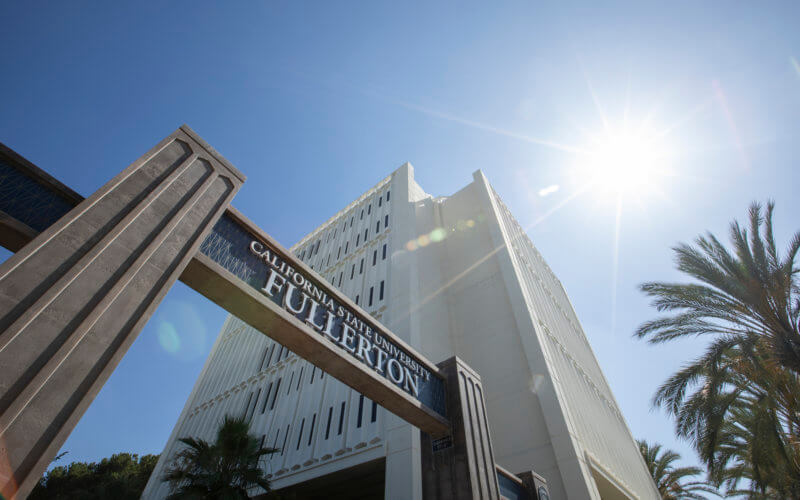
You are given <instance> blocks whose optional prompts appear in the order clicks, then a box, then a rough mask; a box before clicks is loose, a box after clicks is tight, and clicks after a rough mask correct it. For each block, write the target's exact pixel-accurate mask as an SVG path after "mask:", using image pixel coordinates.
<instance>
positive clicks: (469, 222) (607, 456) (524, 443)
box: [144, 164, 660, 499]
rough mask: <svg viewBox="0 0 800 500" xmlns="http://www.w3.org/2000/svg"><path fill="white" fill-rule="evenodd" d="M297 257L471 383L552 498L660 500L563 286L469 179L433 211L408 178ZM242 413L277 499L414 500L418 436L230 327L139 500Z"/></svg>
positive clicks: (516, 460)
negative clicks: (452, 361) (477, 381)
mask: <svg viewBox="0 0 800 500" xmlns="http://www.w3.org/2000/svg"><path fill="white" fill-rule="evenodd" d="M292 251H293V252H294V253H295V255H297V256H298V257H299V258H300V259H302V260H303V261H305V262H306V263H308V264H309V265H310V266H311V267H312V268H313V269H315V270H316V271H317V272H318V273H320V274H321V275H322V276H323V277H324V278H326V279H327V280H328V281H329V282H330V283H331V284H333V285H334V286H336V287H338V288H339V289H340V290H342V292H344V293H345V294H347V295H348V296H349V297H350V298H351V299H352V300H353V301H354V302H355V303H356V304H358V305H359V306H360V307H361V308H363V309H364V310H365V311H367V312H369V313H370V314H371V315H372V316H373V317H374V318H376V319H377V320H378V321H380V322H382V323H383V324H385V325H386V326H387V327H388V328H389V329H390V330H392V331H393V332H394V333H395V334H397V335H398V336H400V337H401V338H402V339H403V340H405V341H406V342H408V343H409V344H410V345H411V346H413V347H414V348H416V349H417V350H418V351H420V352H421V353H422V354H424V355H425V356H426V357H427V358H428V359H430V360H431V361H433V362H438V361H441V360H444V359H447V358H449V357H451V356H453V355H456V356H458V357H460V358H462V359H464V361H465V362H466V363H467V364H469V365H470V366H471V367H472V368H474V369H475V370H476V371H477V372H478V373H479V374H480V376H481V379H482V381H483V386H484V389H485V392H486V394H485V398H486V407H487V416H488V420H489V426H490V429H491V434H492V441H493V447H494V453H495V461H496V462H497V464H498V465H500V466H502V467H504V468H505V469H507V470H509V471H512V472H515V473H516V472H523V471H530V470H534V471H536V472H537V473H538V474H540V475H542V476H544V477H545V479H546V480H547V481H548V486H549V488H550V493H551V496H552V497H553V498H569V499H600V498H602V499H607V498H608V499H616V498H620V499H623V498H653V499H655V498H660V496H659V494H658V491H657V489H656V488H655V485H654V483H653V481H652V479H650V475H649V473H648V471H647V469H646V467H645V464H644V462H643V460H642V458H641V456H640V454H639V450H638V447H637V445H636V443H635V441H634V439H633V437H632V436H631V433H630V431H629V429H628V427H627V425H626V423H625V420H624V418H623V416H622V414H621V412H620V410H619V408H618V406H617V403H616V401H615V400H614V396H613V394H612V393H611V389H610V388H609V386H608V383H607V382H606V380H605V377H604V376H603V374H602V371H601V370H600V367H599V365H598V363H597V360H596V359H595V357H594V354H593V353H592V350H591V347H590V346H589V343H588V341H587V338H586V335H585V334H584V332H583V330H582V328H581V326H580V323H579V321H578V319H577V317H576V315H575V311H574V309H573V308H572V305H571V303H570V301H569V298H568V297H567V295H566V292H565V291H564V288H563V286H562V285H561V283H560V282H559V281H558V279H557V278H556V277H555V275H554V274H553V272H552V271H551V270H550V268H549V267H548V266H547V264H546V263H545V261H544V259H543V258H542V256H541V255H540V254H539V252H538V251H537V250H536V248H535V247H534V246H533V243H532V242H531V241H530V239H529V238H528V236H527V235H526V234H525V232H524V231H523V230H522V228H521V227H520V226H519V224H518V223H517V222H516V220H515V219H514V218H513V216H512V215H511V213H510V212H509V210H508V208H507V207H506V206H505V204H504V203H503V202H502V200H501V199H500V197H499V196H498V195H497V193H496V192H495V191H494V189H493V188H492V187H491V185H490V184H489V183H488V181H487V180H486V177H485V176H484V175H483V173H481V172H480V171H478V172H476V173H475V174H473V181H472V182H471V183H470V184H468V185H467V186H466V187H464V188H463V189H461V190H460V191H458V192H457V193H455V194H453V195H452V196H450V197H440V198H434V197H432V196H430V195H428V194H427V193H425V191H424V190H423V189H422V188H421V187H420V186H419V185H418V184H417V183H416V182H415V181H414V171H413V168H412V167H411V165H409V164H405V165H403V166H402V167H400V168H399V169H397V170H396V171H395V172H393V173H392V174H391V175H390V176H389V177H387V178H385V179H384V180H382V181H381V182H379V183H378V184H377V185H376V186H374V187H373V188H372V189H370V190H368V191H367V192H366V193H364V194H363V195H362V196H360V197H359V198H358V199H357V200H355V201H354V202H352V203H351V204H349V205H348V206H347V207H345V208H344V209H342V210H341V211H340V212H338V213H337V214H336V215H334V216H333V217H331V218H330V219H328V220H327V221H326V222H325V223H323V224H322V225H321V226H319V227H318V228H317V229H315V230H314V231H313V232H311V233H310V234H308V235H307V236H306V237H304V238H303V239H302V240H300V241H299V242H298V243H297V244H296V245H294V246H293V247H292ZM242 413H243V414H245V415H247V416H248V417H249V418H250V419H251V430H252V432H253V433H255V434H257V435H260V436H261V439H262V442H263V444H264V445H265V446H271V447H276V448H280V449H281V451H280V452H279V453H277V454H275V455H273V456H272V457H271V458H269V459H267V460H266V461H265V463H264V467H265V469H266V471H267V474H268V475H269V478H270V480H271V481H272V484H273V487H274V488H275V489H280V488H285V487H290V488H292V489H293V490H294V491H296V492H297V493H298V497H314V496H319V497H331V498H333V497H336V495H339V496H341V497H342V498H374V497H376V496H377V497H380V496H384V497H385V498H387V499H414V498H421V497H422V472H421V463H420V436H419V431H418V430H417V429H415V428H413V427H412V426H411V425H409V424H407V423H405V422H404V421H403V420H401V419H399V418H398V417H396V416H394V415H392V414H391V413H389V412H387V411H385V410H384V409H383V408H381V407H380V406H378V405H377V404H375V403H374V402H372V401H370V400H369V399H367V398H365V397H364V396H362V395H360V394H358V393H357V392H356V391H354V390H352V389H350V388H349V387H347V386H346V385H345V384H344V383H342V382H340V381H338V380H335V379H334V378H333V377H331V376H329V375H327V374H325V373H323V372H322V371H321V370H319V369H317V368H316V367H314V366H313V365H311V364H309V363H308V362H306V361H304V360H302V359H299V358H298V357H297V356H295V355H293V354H292V353H291V352H289V351H288V350H286V349H285V348H283V347H282V346H281V345H280V344H276V343H275V342H273V341H272V340H270V339H269V338H268V337H266V336H264V335H263V334H261V333H259V332H257V331H255V330H254V329H252V328H251V327H249V326H248V325H246V324H244V323H243V322H242V321H240V320H238V319H237V318H234V317H229V318H228V320H227V321H226V323H225V325H224V326H223V328H222V331H221V332H220V335H219V337H218V338H217V340H216V343H215V344H214V346H213V348H212V350H211V354H210V355H209V357H208V360H207V361H206V364H205V366H204V368H203V371H202V372H201V374H200V377H199V378H198V380H197V382H196V384H195V387H194V389H193V390H192V393H191V395H190V396H189V399H188V401H187V402H186V405H185V407H184V409H183V412H182V413H181V416H180V418H179V419H178V422H177V423H176V425H175V428H174V429H173V432H172V435H171V436H170V438H169V440H168V442H167V444H166V446H165V448H164V452H163V453H162V455H161V458H160V459H159V462H158V465H157V466H156V469H155V471H154V472H153V475H152V476H151V478H150V481H149V482H148V485H147V488H146V489H145V493H144V498H163V497H165V496H166V495H167V494H168V491H169V488H168V485H166V484H165V483H163V482H161V477H162V475H163V473H164V471H165V467H166V465H167V462H168V461H169V460H170V459H171V458H172V457H173V456H174V454H175V453H176V451H178V450H179V449H180V448H179V446H180V443H179V442H177V438H179V437H183V436H195V437H201V438H204V439H208V440H210V439H213V435H214V431H215V429H216V427H217V425H218V424H219V422H220V421H221V419H222V417H223V416H224V415H225V414H242Z"/></svg>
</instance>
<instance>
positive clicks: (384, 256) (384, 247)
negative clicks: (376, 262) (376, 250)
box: [381, 243, 386, 260]
mask: <svg viewBox="0 0 800 500" xmlns="http://www.w3.org/2000/svg"><path fill="white" fill-rule="evenodd" d="M381 260H386V243H384V244H383V257H381Z"/></svg>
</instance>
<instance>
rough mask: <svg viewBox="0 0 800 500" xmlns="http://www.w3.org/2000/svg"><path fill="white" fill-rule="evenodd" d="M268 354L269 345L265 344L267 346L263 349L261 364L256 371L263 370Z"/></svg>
mask: <svg viewBox="0 0 800 500" xmlns="http://www.w3.org/2000/svg"><path fill="white" fill-rule="evenodd" d="M268 352H269V344H267V346H266V347H264V354H263V355H262V356H261V363H259V364H258V371H261V370H263V369H264V361H266V359H267V353H268Z"/></svg>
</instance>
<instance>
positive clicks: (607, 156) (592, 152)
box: [578, 127, 668, 197]
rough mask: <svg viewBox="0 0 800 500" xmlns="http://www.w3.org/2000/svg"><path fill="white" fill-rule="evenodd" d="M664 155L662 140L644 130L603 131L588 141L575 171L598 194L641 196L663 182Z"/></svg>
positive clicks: (665, 150)
mask: <svg viewBox="0 0 800 500" xmlns="http://www.w3.org/2000/svg"><path fill="white" fill-rule="evenodd" d="M667 153H668V150H667V148H666V145H665V144H664V142H663V139H662V138H661V137H660V136H659V134H656V133H654V132H652V131H651V130H649V129H648V128H644V127H640V128H637V129H630V128H628V127H622V128H620V129H617V130H614V129H611V128H607V129H605V130H604V131H603V132H602V133H601V134H598V135H596V136H593V137H592V138H591V141H590V145H589V146H588V147H586V148H585V149H584V150H583V154H581V155H580V157H579V159H578V162H579V168H578V171H579V175H580V177H581V178H582V181H584V182H586V183H587V185H588V187H589V189H590V190H591V191H594V192H596V193H598V194H600V195H609V194H611V195H615V196H616V197H620V196H623V195H625V196H628V195H630V196H634V197H642V196H645V195H647V194H649V193H651V192H652V191H653V190H654V189H657V188H658V187H659V185H660V184H661V183H663V180H664V179H663V178H664V173H665V169H666V167H667V164H666V157H667Z"/></svg>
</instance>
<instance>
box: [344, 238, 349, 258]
mask: <svg viewBox="0 0 800 500" xmlns="http://www.w3.org/2000/svg"><path fill="white" fill-rule="evenodd" d="M349 248H350V242H349V241H348V242H347V243H345V244H344V254H345V255H347V250H348V249H349Z"/></svg>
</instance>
